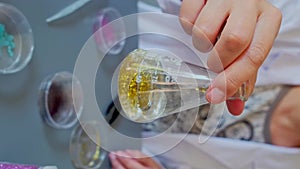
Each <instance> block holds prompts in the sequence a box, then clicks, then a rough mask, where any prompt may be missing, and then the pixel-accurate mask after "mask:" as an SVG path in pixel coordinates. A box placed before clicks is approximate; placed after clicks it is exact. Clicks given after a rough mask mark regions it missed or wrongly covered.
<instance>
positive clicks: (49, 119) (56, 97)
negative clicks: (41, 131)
mask: <svg viewBox="0 0 300 169" xmlns="http://www.w3.org/2000/svg"><path fill="white" fill-rule="evenodd" d="M74 102H76V104H74ZM75 105H76V106H77V107H75ZM38 106H39V112H40V114H41V116H42V119H43V120H44V121H45V122H46V123H47V124H48V125H49V126H51V127H54V128H57V129H67V128H71V127H72V126H74V125H75V124H76V123H77V121H78V120H77V116H78V117H79V116H80V114H81V112H82V109H83V93H82V88H81V84H80V82H79V80H78V79H77V78H76V77H74V76H73V74H71V73H69V72H58V73H55V74H53V75H50V76H48V77H46V78H45V79H44V80H43V82H42V83H41V85H40V89H39V100H38ZM76 110H78V111H76Z"/></svg>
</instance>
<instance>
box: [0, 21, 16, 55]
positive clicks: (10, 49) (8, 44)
mask: <svg viewBox="0 0 300 169" xmlns="http://www.w3.org/2000/svg"><path fill="white" fill-rule="evenodd" d="M15 47H16V45H15V42H14V36H13V35H10V34H8V33H7V32H6V30H5V26H4V25H3V24H0V50H2V52H3V51H4V50H5V49H6V50H7V54H8V55H9V56H10V57H13V56H14V49H15Z"/></svg>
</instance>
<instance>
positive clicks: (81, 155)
mask: <svg viewBox="0 0 300 169" xmlns="http://www.w3.org/2000/svg"><path fill="white" fill-rule="evenodd" d="M84 129H85V130H88V131H89V134H94V136H95V138H96V140H94V141H95V142H94V141H93V140H91V139H90V137H89V136H88V135H87V134H86V132H85V130H83V128H82V127H81V126H80V125H78V126H77V127H76V128H75V130H74V131H73V132H72V135H71V140H70V156H71V160H72V163H73V165H74V167H75V168H80V169H97V168H100V166H101V164H102V163H103V160H104V158H105V156H106V152H105V151H104V150H102V149H101V147H100V143H101V142H100V134H99V133H98V132H97V131H98V130H97V129H95V128H94V126H93V124H92V123H85V124H84Z"/></svg>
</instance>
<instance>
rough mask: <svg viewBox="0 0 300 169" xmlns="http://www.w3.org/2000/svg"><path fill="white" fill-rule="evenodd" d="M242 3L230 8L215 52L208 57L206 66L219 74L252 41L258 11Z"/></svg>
mask: <svg viewBox="0 0 300 169" xmlns="http://www.w3.org/2000/svg"><path fill="white" fill-rule="evenodd" d="M239 3H241V4H239ZM242 3H244V2H240V1H237V2H236V4H234V6H233V7H232V9H231V10H232V12H231V13H230V16H229V17H228V19H227V22H226V25H225V27H224V29H223V30H222V34H221V36H220V38H219V39H218V41H217V43H216V44H215V48H214V49H215V50H212V51H211V53H210V56H209V57H208V62H207V63H208V66H209V68H210V69H211V70H213V71H215V72H221V71H223V70H224V69H225V68H226V67H228V66H229V65H230V64H231V63H233V62H234V60H235V59H236V58H237V57H238V56H240V55H241V54H242V53H243V51H244V50H245V49H246V48H247V47H248V46H249V44H250V42H251V40H252V37H253V34H254V31H255V26H256V22H257V15H258V13H259V11H258V9H256V7H255V6H253V5H243V4H242ZM242 6H244V7H242ZM214 36H215V35H214Z"/></svg>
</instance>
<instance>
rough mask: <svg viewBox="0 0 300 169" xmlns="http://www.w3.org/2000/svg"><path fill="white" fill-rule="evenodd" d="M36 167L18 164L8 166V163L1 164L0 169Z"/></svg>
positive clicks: (33, 168) (34, 167) (28, 168)
mask: <svg viewBox="0 0 300 169" xmlns="http://www.w3.org/2000/svg"><path fill="white" fill-rule="evenodd" d="M38 168H39V167H38V166H33V165H20V164H10V163H1V162H0V169H38Z"/></svg>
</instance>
